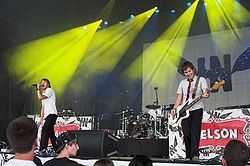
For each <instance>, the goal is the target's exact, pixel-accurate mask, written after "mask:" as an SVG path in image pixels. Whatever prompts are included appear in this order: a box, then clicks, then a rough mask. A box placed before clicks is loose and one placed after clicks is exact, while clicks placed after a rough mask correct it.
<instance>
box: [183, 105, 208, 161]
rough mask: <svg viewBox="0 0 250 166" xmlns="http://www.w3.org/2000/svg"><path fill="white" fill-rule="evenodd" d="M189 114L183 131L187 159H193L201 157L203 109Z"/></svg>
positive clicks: (184, 121)
mask: <svg viewBox="0 0 250 166" xmlns="http://www.w3.org/2000/svg"><path fill="white" fill-rule="evenodd" d="M189 113H190V115H189V117H188V118H187V119H184V120H183V121H182V130H183V134H184V142H185V146H186V158H190V159H192V157H194V156H199V143H200V133H201V121H202V115H203V109H197V110H193V111H190V112H189Z"/></svg>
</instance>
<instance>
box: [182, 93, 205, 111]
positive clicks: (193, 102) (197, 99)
mask: <svg viewBox="0 0 250 166" xmlns="http://www.w3.org/2000/svg"><path fill="white" fill-rule="evenodd" d="M202 98H203V97H202V96H199V97H197V98H196V99H194V100H193V101H192V102H191V103H189V104H188V105H187V106H186V107H185V109H189V108H191V107H193V105H195V104H196V103H197V102H198V101H200V100H201V99H202Z"/></svg>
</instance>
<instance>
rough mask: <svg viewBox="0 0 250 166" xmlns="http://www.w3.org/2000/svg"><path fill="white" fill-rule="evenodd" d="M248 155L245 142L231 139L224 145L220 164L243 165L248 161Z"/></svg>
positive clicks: (249, 153) (249, 151)
mask: <svg viewBox="0 0 250 166" xmlns="http://www.w3.org/2000/svg"><path fill="white" fill-rule="evenodd" d="M249 155H250V150H249V147H248V146H247V145H246V144H245V143H243V142H241V141H239V140H231V141H229V142H228V143H227V145H226V147H225V150H224V156H223V158H222V165H223V166H245V165H247V163H248V160H249Z"/></svg>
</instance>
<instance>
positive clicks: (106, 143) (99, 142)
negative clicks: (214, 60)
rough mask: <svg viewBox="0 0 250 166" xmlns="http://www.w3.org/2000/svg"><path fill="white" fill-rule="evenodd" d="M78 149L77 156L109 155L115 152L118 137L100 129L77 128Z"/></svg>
mask: <svg viewBox="0 0 250 166" xmlns="http://www.w3.org/2000/svg"><path fill="white" fill-rule="evenodd" d="M69 132H74V133H75V134H76V135H77V137H78V144H79V150H78V153H77V156H76V157H77V158H101V157H109V156H112V155H115V154H116V153H117V143H118V139H117V138H116V137H114V136H113V135H111V134H109V133H107V132H105V131H102V130H77V131H69Z"/></svg>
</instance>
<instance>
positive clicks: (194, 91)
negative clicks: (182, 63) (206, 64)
mask: <svg viewBox="0 0 250 166" xmlns="http://www.w3.org/2000/svg"><path fill="white" fill-rule="evenodd" d="M199 81H200V77H199V76H198V78H197V79H196V82H195V86H194V90H193V93H192V99H194V98H195V95H196V91H197V88H198V84H199Z"/></svg>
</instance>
